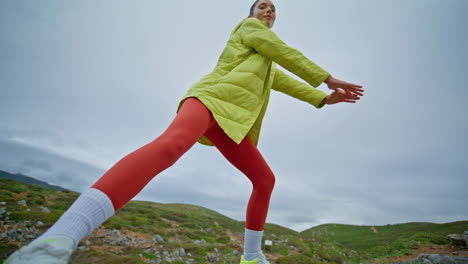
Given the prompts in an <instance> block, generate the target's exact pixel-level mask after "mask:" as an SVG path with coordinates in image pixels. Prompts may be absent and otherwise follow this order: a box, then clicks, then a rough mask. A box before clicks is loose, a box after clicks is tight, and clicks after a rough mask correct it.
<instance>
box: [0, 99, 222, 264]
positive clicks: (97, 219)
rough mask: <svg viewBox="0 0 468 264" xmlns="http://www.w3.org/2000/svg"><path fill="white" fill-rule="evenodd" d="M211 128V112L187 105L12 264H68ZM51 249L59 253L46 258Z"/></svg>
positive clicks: (194, 104) (17, 254) (193, 103)
mask: <svg viewBox="0 0 468 264" xmlns="http://www.w3.org/2000/svg"><path fill="white" fill-rule="evenodd" d="M213 123H214V119H213V117H212V115H211V113H210V111H209V110H208V109H207V108H206V107H205V106H204V105H203V104H202V103H201V102H200V101H199V100H198V99H196V98H189V99H187V100H186V101H185V102H184V104H183V106H182V107H181V109H180V111H179V112H178V114H177V116H176V117H175V119H174V120H173V121H172V123H171V124H170V125H169V127H168V128H167V129H166V131H164V132H163V134H161V136H159V137H158V138H156V139H155V140H153V141H152V142H150V143H148V144H146V145H144V146H142V147H141V148H139V149H137V150H135V151H133V152H132V153H130V154H128V155H127V156H125V157H124V158H122V159H121V160H120V161H119V162H117V163H116V164H115V165H114V166H113V167H112V168H111V169H109V170H108V171H107V172H106V173H105V174H104V175H103V176H102V177H101V178H100V179H99V180H98V181H97V182H96V183H95V184H94V185H93V186H92V187H91V188H89V189H88V190H86V191H85V192H83V193H82V194H81V195H80V196H79V197H78V199H77V200H76V201H75V202H74V203H73V204H72V206H71V207H70V208H69V209H68V210H67V211H66V212H65V213H64V214H63V215H62V216H61V217H60V219H59V220H58V221H57V222H56V223H55V224H54V225H53V226H52V227H51V228H50V229H49V230H47V231H46V232H45V233H44V234H42V235H41V236H40V237H39V238H37V239H36V240H34V241H33V242H32V243H30V244H29V245H28V249H26V250H19V251H17V252H15V253H14V254H13V255H12V257H11V258H12V259H10V261H11V263H30V262H16V261H17V260H18V259H21V261H29V260H31V261H33V260H34V259H41V261H42V260H43V262H40V261H39V262H40V263H52V262H53V263H67V261H68V258H69V256H70V254H71V251H72V250H73V249H74V248H76V246H77V244H78V242H79V241H80V240H81V239H82V238H83V237H85V236H87V235H89V234H91V232H92V231H93V230H94V229H95V228H97V227H99V225H101V224H102V223H103V222H104V221H106V220H107V219H108V218H109V217H111V216H112V215H113V214H114V212H115V211H117V210H118V209H120V208H121V207H122V206H123V205H125V204H126V203H127V202H128V201H129V200H130V199H132V198H133V197H134V196H135V195H137V194H138V193H139V192H140V191H141V190H142V189H143V187H144V186H145V185H146V184H148V182H149V181H150V180H151V179H152V178H153V177H154V176H156V175H157V174H158V173H160V172H161V171H163V170H164V169H166V168H168V167H170V166H171V165H172V164H174V163H175V162H176V161H177V160H178V159H179V158H180V157H181V156H182V155H183V154H184V153H185V152H186V151H187V150H189V149H190V148H191V147H192V146H193V145H194V144H195V143H196V142H197V140H198V139H199V138H200V137H201V136H202V135H203V134H204V133H205V131H206V130H207V129H208V128H209V127H210V126H211V125H212V124H213ZM50 248H59V250H56V249H54V250H53V251H51V252H54V253H53V254H48V252H49V251H48V249H50ZM44 249H46V250H44ZM57 253H60V254H57ZM7 263H10V262H7ZM31 263H33V262H31ZM34 263H37V262H34Z"/></svg>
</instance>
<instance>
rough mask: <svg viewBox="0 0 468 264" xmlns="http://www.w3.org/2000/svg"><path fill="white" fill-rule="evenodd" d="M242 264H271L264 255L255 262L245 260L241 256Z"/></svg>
mask: <svg viewBox="0 0 468 264" xmlns="http://www.w3.org/2000/svg"><path fill="white" fill-rule="evenodd" d="M240 264H270V262H268V261H267V260H266V258H265V256H264V255H263V254H260V255H259V256H258V257H257V258H255V259H253V260H250V261H249V260H245V259H244V256H241V262H240Z"/></svg>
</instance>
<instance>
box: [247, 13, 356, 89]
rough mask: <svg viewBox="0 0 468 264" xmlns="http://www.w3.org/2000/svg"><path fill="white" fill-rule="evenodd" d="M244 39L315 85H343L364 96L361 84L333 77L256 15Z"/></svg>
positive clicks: (343, 87) (330, 86)
mask: <svg viewBox="0 0 468 264" xmlns="http://www.w3.org/2000/svg"><path fill="white" fill-rule="evenodd" d="M240 36H241V39H242V42H243V43H244V44H245V45H247V46H249V47H252V48H254V49H255V50H256V51H257V52H259V53H260V54H262V55H264V56H266V57H268V58H270V59H272V60H273V61H275V62H276V63H278V64H279V65H281V66H283V67H284V68H285V69H287V70H288V71H290V72H292V73H294V74H295V75H297V76H299V77H300V78H301V79H303V80H304V81H306V82H307V83H309V84H310V85H312V86H313V87H317V86H319V85H320V84H321V83H322V82H325V83H327V85H328V88H330V89H332V90H336V89H337V88H342V89H343V90H344V91H345V92H347V93H351V94H354V95H359V96H362V95H363V94H362V92H364V90H362V89H361V88H362V86H361V85H357V84H352V83H347V82H344V81H340V80H338V79H335V78H333V77H332V76H331V75H330V73H328V72H327V71H325V70H324V69H323V68H321V67H320V66H318V65H317V64H315V63H314V62H312V61H311V60H309V59H308V58H307V57H306V56H304V55H303V54H302V52H300V51H299V50H297V49H295V48H292V47H290V46H288V45H287V44H286V43H284V42H283V41H282V40H281V39H280V38H279V37H278V36H277V35H276V34H275V33H274V32H273V31H271V29H270V28H268V27H267V26H266V25H265V24H264V23H263V22H262V21H260V20H258V19H256V18H250V19H247V20H246V22H245V23H244V24H243V25H242V26H241V28H240Z"/></svg>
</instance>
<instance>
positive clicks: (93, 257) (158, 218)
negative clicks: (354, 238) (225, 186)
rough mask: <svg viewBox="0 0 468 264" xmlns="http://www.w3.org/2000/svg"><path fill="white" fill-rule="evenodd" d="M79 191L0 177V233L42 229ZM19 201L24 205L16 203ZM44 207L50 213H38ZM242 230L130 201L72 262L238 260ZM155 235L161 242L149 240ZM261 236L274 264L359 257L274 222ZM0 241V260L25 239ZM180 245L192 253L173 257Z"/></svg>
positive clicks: (190, 209)
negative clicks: (1, 212) (268, 243)
mask: <svg viewBox="0 0 468 264" xmlns="http://www.w3.org/2000/svg"><path fill="white" fill-rule="evenodd" d="M78 195H79V194H78V193H75V192H71V191H55V190H51V189H45V188H43V187H41V186H38V185H33V184H27V183H22V182H17V181H14V180H8V179H0V202H5V203H6V206H5V207H6V212H8V219H5V218H4V219H2V218H1V217H0V234H1V233H6V232H7V231H8V230H7V229H6V228H5V226H8V227H10V230H11V227H13V226H14V227H15V228H16V229H17V230H18V233H27V232H28V231H27V230H28V228H29V229H30V228H33V227H35V226H36V223H37V222H38V221H41V222H42V223H43V224H44V225H41V227H38V229H39V230H40V231H41V232H43V231H45V230H46V229H47V228H48V227H50V226H51V225H52V224H53V223H54V222H55V221H56V220H57V219H58V218H59V217H60V216H61V215H62V214H63V212H64V211H65V210H66V209H67V208H68V207H69V206H70V205H71V204H72V203H73V201H74V200H75V199H76V198H77V197H78ZM22 200H24V201H25V202H26V204H27V205H20V204H18V202H19V201H22ZM0 207H2V206H0ZM44 207H47V208H48V209H49V210H50V211H51V212H50V213H46V212H42V210H43V208H44ZM5 215H6V214H4V215H3V217H5ZM243 231H244V222H241V221H237V220H234V219H231V218H229V217H226V216H224V215H222V214H220V213H218V212H215V211H213V210H210V209H207V208H204V207H200V206H194V205H188V204H161V203H154V202H146V201H131V202H129V203H128V204H126V205H125V206H124V207H123V208H122V209H120V210H119V211H117V213H116V214H115V215H114V216H113V217H111V218H110V219H109V220H107V221H106V222H105V223H104V224H103V225H102V226H101V227H100V228H99V229H97V230H95V232H94V233H93V236H91V237H88V238H85V239H84V240H83V241H81V243H80V246H82V247H83V248H85V249H84V250H77V251H76V252H75V253H74V255H73V256H72V262H71V263H103V264H104V263H109V264H110V263H151V260H155V259H158V260H163V261H162V262H160V263H187V262H181V261H188V260H190V259H191V260H192V262H191V263H202V264H203V263H239V259H240V254H241V252H242V240H243ZM15 233H16V231H15ZM115 234H118V235H115ZM128 236H131V237H132V240H128V239H127V237H128ZM155 236H160V237H161V238H162V239H163V240H164V241H161V242H154V241H151V240H152V238H154V237H155ZM264 238H265V239H267V240H271V241H272V242H273V246H268V247H266V249H265V253H266V255H267V256H268V257H269V258H270V259H272V260H274V261H275V262H274V263H278V264H288V263H298V264H300V263H319V264H320V263H344V262H345V261H347V262H349V263H351V261H352V259H356V257H357V255H356V253H355V252H353V251H351V250H347V249H344V248H342V247H340V246H339V245H337V244H334V243H332V242H323V243H318V241H315V240H311V239H301V238H300V237H299V236H298V232H296V231H294V230H291V229H288V228H285V227H282V226H279V225H275V224H270V223H267V224H266V227H265V236H264ZM140 241H141V242H140ZM1 242H2V244H1V245H0V260H3V259H5V258H6V257H7V256H8V255H9V254H11V252H13V251H14V250H15V249H17V248H18V247H20V246H22V245H24V244H26V243H27V241H13V240H8V239H4V240H2V241H1ZM180 248H183V249H184V251H185V253H187V255H188V254H190V256H189V257H187V256H186V257H185V258H181V257H173V255H171V254H173V253H171V252H174V251H177V250H178V249H180ZM164 252H166V253H167V252H169V253H168V254H169V255H170V256H171V258H172V259H171V261H164V260H165V258H166V257H167V256H166V255H164V254H166V253H164ZM163 253H164V254H163Z"/></svg>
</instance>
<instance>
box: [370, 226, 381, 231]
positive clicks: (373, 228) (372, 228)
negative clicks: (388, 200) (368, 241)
mask: <svg viewBox="0 0 468 264" xmlns="http://www.w3.org/2000/svg"><path fill="white" fill-rule="evenodd" d="M371 230H372V232H374V233H378V232H379V231H377V228H375V226H373V227H371Z"/></svg>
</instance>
